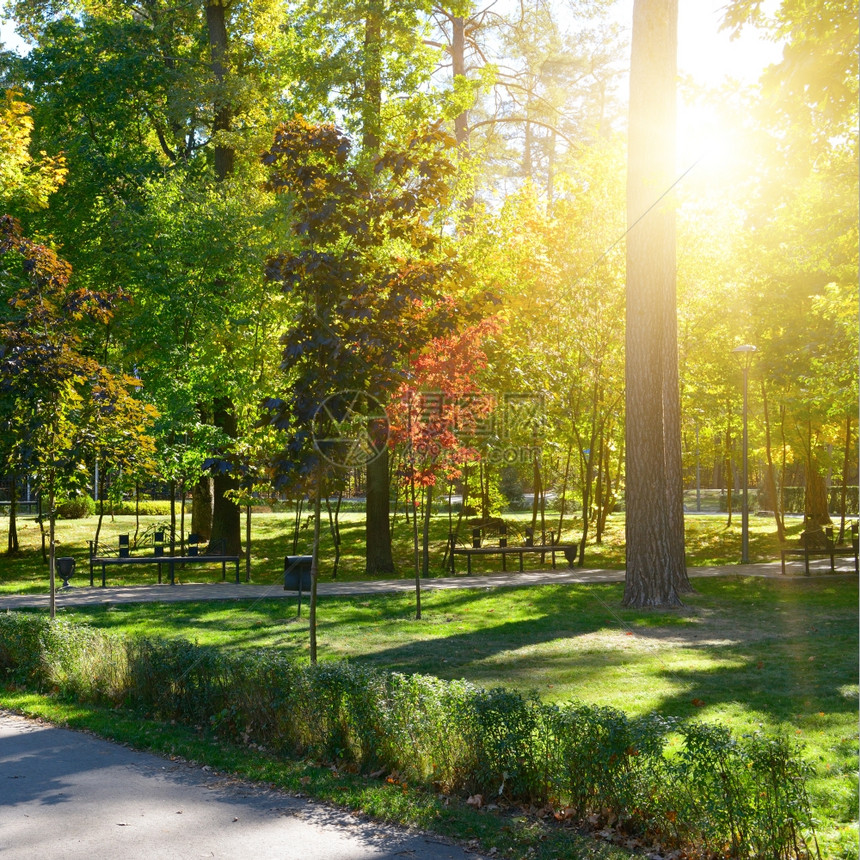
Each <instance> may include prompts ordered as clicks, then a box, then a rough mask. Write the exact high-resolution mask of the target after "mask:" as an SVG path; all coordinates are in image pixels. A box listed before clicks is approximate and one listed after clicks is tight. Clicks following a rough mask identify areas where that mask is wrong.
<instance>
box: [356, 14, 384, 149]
mask: <svg viewBox="0 0 860 860" xmlns="http://www.w3.org/2000/svg"><path fill="white" fill-rule="evenodd" d="M363 78H364V92H363V95H362V101H361V136H362V146H363V148H364V151H365V153H372V154H375V153H376V152H377V151H378V150H379V143H380V136H381V132H382V128H381V126H382V10H381V9H380V8H379V3H378V2H377V0H371V2H370V3H368V11H367V17H366V18H365V19H364V69H363Z"/></svg>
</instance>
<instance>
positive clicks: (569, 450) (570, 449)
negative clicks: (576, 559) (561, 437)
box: [558, 442, 573, 540]
mask: <svg viewBox="0 0 860 860" xmlns="http://www.w3.org/2000/svg"><path fill="white" fill-rule="evenodd" d="M572 454H573V443H572V442H569V443H568V446H567V458H566V460H565V464H564V479H563V480H562V482H561V506H560V507H561V510H560V511H559V514H558V539H559V540H561V533H562V532H563V531H564V512H565V506H566V504H567V482H568V479H569V478H570V458H571V456H572Z"/></svg>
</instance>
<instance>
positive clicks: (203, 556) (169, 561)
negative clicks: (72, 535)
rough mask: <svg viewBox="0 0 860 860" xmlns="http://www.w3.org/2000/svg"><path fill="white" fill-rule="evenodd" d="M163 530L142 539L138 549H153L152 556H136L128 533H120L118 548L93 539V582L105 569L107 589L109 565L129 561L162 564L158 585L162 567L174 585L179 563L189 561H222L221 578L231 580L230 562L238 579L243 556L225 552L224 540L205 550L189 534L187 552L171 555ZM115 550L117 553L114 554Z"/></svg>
mask: <svg viewBox="0 0 860 860" xmlns="http://www.w3.org/2000/svg"><path fill="white" fill-rule="evenodd" d="M164 534H165V532H164V531H163V530H154V531H152V532H151V533H144V536H143V538H142V540H140V541H138V542H137V543H136V544H135V546H134V549H136V550H137V549H148V548H151V549H152V555H132V554H131V549H132V547H131V544H130V542H129V536H128V535H120V536H119V543H118V546H117V549H116V551H114V549H113V547H106V546H104V545H101V544H100V545H96V543H95V541H89V556H90V585H93V579H94V577H93V571H94V569H95V568H96V567H101V569H102V587H103V588H104V586H105V584H106V579H107V568H108V566H116V565H120V566H123V565H129V564H155V565H158V584H159V585H160V584H161V566H162V565H167V570H168V582H169V583H170V584H171V585H175V584H176V566H177V565H182V566H185V565H186V564H220V565H221V579H222V580H226V579H227V564H228V562H229V563H231V564H235V565H236V582H237V583H238V582H240V579H239V556H238V555H227V554H226V553H225V552H224V543H223V541H220V540H219V541H213V542H211V543H210V544H209V547H208V548H207V550H206V551H205V552H202V553H201V552H200V551H199V548H198V541H197V540H194V541H191V540H190V538H191V537H195V536H193V535H190V536H189V547H188V554H187V555H169V554H167V553H165V543H164ZM114 552H115V553H116V554H114Z"/></svg>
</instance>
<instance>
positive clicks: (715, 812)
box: [0, 613, 814, 860]
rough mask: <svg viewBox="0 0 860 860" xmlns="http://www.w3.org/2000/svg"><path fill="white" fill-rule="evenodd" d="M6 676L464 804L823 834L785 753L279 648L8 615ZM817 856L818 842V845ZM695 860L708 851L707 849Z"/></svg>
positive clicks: (2, 667)
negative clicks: (381, 772) (227, 648)
mask: <svg viewBox="0 0 860 860" xmlns="http://www.w3.org/2000/svg"><path fill="white" fill-rule="evenodd" d="M0 673H2V674H5V676H6V678H7V680H8V682H12V683H15V684H19V685H24V686H28V687H37V688H42V689H57V690H59V692H60V693H61V694H65V695H68V696H72V697H75V698H77V699H79V700H83V701H91V702H95V703H99V704H105V705H124V706H126V707H131V708H134V709H136V710H138V711H139V712H142V713H145V714H146V715H148V716H150V717H153V718H157V719H162V720H177V721H181V722H183V723H187V724H189V725H195V726H196V725H204V724H208V725H210V726H211V727H212V728H213V730H214V731H215V732H216V733H217V734H218V735H219V736H221V737H223V738H226V739H229V740H231V741H237V742H242V743H255V744H257V745H260V746H262V747H264V748H265V749H267V750H268V751H270V752H271V753H272V754H275V755H278V754H280V755H287V756H295V755H299V756H312V757H314V758H315V759H318V760H322V761H329V762H335V763H338V764H339V765H344V764H348V765H352V766H355V767H357V768H359V769H362V770H364V771H373V770H378V769H380V768H384V769H386V770H388V771H397V772H398V773H399V774H400V776H401V778H403V779H407V780H408V781H409V782H410V783H413V782H417V783H421V784H424V785H427V786H428V787H434V788H436V789H440V790H444V791H447V792H459V793H462V794H476V793H480V794H483V795H484V796H485V797H486V798H488V799H489V798H491V797H492V798H494V797H499V796H504V797H506V798H508V799H509V800H511V801H516V802H528V803H534V804H546V803H550V804H552V805H553V806H555V807H556V808H559V809H561V808H564V809H566V810H567V812H566V814H567V815H568V816H569V815H573V816H575V817H576V818H577V819H578V820H580V821H581V822H583V823H587V826H590V827H600V826H604V825H607V824H612V826H614V827H615V828H616V829H621V830H622V831H623V832H626V833H629V834H630V835H637V836H640V837H645V838H650V839H653V840H655V841H658V842H660V843H661V844H663V845H664V846H669V847H672V846H674V847H677V848H679V849H682V850H683V849H684V848H685V847H686V848H690V847H691V846H695V850H696V852H697V853H696V856H700V857H712V856H721V857H727V856H728V857H736V858H741V857H743V858H786V860H787V858H802V857H807V856H808V855H809V850H808V848H807V845H808V844H809V843H811V842H812V837H813V826H812V820H811V817H810V812H809V803H808V798H807V794H806V788H805V778H806V776H807V767H806V765H805V764H803V763H802V762H801V760H800V759H799V756H798V750H797V749H796V747H795V746H794V744H793V743H792V742H790V741H789V740H787V739H785V738H782V737H767V736H765V735H762V734H754V735H745V736H744V737H741V738H736V737H733V736H732V735H731V734H730V733H729V732H728V730H726V729H725V728H723V727H720V726H714V725H708V724H703V723H684V722H680V721H675V720H668V719H663V718H660V717H658V716H656V715H652V716H649V717H646V718H643V719H630V718H628V717H627V716H626V715H625V714H623V713H622V712H620V711H617V710H614V709H612V708H606V707H595V706H591V705H586V704H582V703H578V702H568V703H565V704H561V705H555V704H546V703H543V702H541V701H539V700H538V699H537V698H536V697H529V696H523V695H521V694H520V693H517V692H513V691H510V690H506V689H501V688H499V689H492V690H485V689H482V688H480V687H477V686H474V685H472V684H470V683H467V682H466V681H443V680H440V679H438V678H435V677H429V676H423V675H402V674H397V673H384V672H379V671H375V670H371V669H367V668H363V667H360V666H355V665H352V664H349V663H322V664H320V665H317V666H310V665H307V664H304V663H300V662H298V661H296V660H294V659H291V658H288V657H285V656H283V655H282V654H280V653H279V652H277V651H274V650H258V651H253V652H244V653H240V654H226V653H223V652H221V651H219V650H217V649H214V648H209V647H200V646H196V645H192V644H190V643H188V642H186V641H182V640H171V641H161V640H155V639H147V638H120V637H118V636H115V635H111V634H109V633H103V632H100V631H96V630H93V629H91V628H87V627H85V626H82V625H76V624H73V623H71V622H69V621H68V620H65V619H58V620H57V621H55V622H51V621H50V620H48V619H47V618H45V617H44V616H42V615H33V614H24V613H17V614H16V613H7V614H6V615H3V616H0ZM813 844H814V843H813ZM698 852H702V853H698Z"/></svg>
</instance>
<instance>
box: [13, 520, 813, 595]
mask: <svg viewBox="0 0 860 860" xmlns="http://www.w3.org/2000/svg"><path fill="white" fill-rule="evenodd" d="M555 516H557V515H555ZM505 518H506V519H507V520H509V521H511V522H512V523H514V524H515V525H516V526H518V527H519V529H520V530H522V529H523V528H524V527H525V526H526V525H528V524H529V523H530V521H531V514H530V513H526V512H517V513H507V514H505ZM164 521H165V518H164V517H141V519H140V531H141V532H142V531H144V530H145V529H146V528H147V527H148V526H151V525H153V524H154V523H160V522H164ZM96 522H97V518H96V517H87V518H84V519H81V520H61V521H59V522H58V523H57V540H58V554H59V555H70V556H73V557H74V558H75V559H76V560H77V568H76V574H75V577H76V578H75V580H74V581H75V582H76V583H78V584H83V579H84V577H85V576H88V572H87V541H88V540H91V539H92V538H93V537H94V536H95V531H96ZM567 522H568V523H570V521H569V520H567ZM7 527H8V525H7V520H6V519H5V518H2V519H0V546H5V545H6V532H7ZM448 527H449V520H448V517H447V515H441V514H440V515H437V516H435V517H434V518H433V520H432V528H431V553H430V559H431V571H430V572H431V575H443V574H445V573H446V571H444V570H443V569H442V558H443V555H444V551H445V544H446V539H447V535H448ZM556 527H557V519H556V520H554V521H553V522H549V520H548V522H547V530H548V531H549V529H551V528H552V529H555V528H556ZM244 528H245V526H244V522H243V524H242V534H243V535H244V533H245V532H244ZM801 528H802V526H801V522H800V520H794V521H791V522H790V523H789V529H790V532H791V533H793V534H795V533H798V532H799V531H800V530H801ZM134 530H135V520H134V517H133V516H117V517H116V518H115V520H111V518H110V517H108V516H106V517H105V520H104V523H103V525H102V533H101V538H100V540H101V541H102V542H108V543H111V542H112V543H115V542H116V538H117V535H119V534H123V533H125V534H134ZM340 530H341V547H342V556H341V563H340V569H339V571H338V578H339V579H341V580H344V581H348V580H360V579H364V578H365V571H364V514H363V513H351V512H350V513H342V514H341V526H340ZM18 532H19V540H20V542H21V550H22V551H21V553H20V554H19V555H18V556H16V557H15V558H14V559H6V558H5V557H0V594H2V593H4V592H5V593H25V592H40V591H45V590H47V571H46V568H45V565H44V563H43V561H42V557H41V552H40V546H41V536H40V531H39V526H38V524H37V523H36V520H35V518H34V517H31V516H28V517H22V518H20V519H19V525H18ZM581 534H582V531H581V526H580V525H578V524H576V523H575V522H574V523H573V524H572V525H571V528H568V529H565V532H564V539H565V540H566V541H578V540H579V538H580V536H581ZM461 535H462V536H463V537H464V538H465V537H466V536H467V535H468V528H467V526H466V525H465V524H464V525H463V527H462V529H461ZM311 538H312V530H311V528H310V527H309V526H308V525H307V523H305V525H304V527H303V528H302V529H301V531H300V535H299V541H298V546H297V551H298V553H299V554H304V553H309V552H310V549H311ZM592 540H593V538H592ZM686 541H687V563H688V564H689V565H691V566H694V567H696V566H703V565H715V564H731V563H733V562H736V561H738V560H739V559H740V544H741V538H740V517H738V516H735V517H734V518H733V521H732V525H731V526H730V527H728V526H727V525H726V519H725V517H723V516H696V515H688V516H687V521H686ZM393 551H394V559H395V563H396V565H397V573H395V574H392V576H393V577H398V576H412V575H413V574H412V558H413V555H412V527H411V524H410V525H407V523H406V522H405V520H404V518H403V516H402V515H401V516H399V517H397V519H396V520H395V523H394V530H393ZM288 554H293V515H292V514H291V513H278V514H255V515H253V516H252V538H251V579H252V581H254V582H258V583H274V582H277V581H278V580H279V579H280V578H281V577H282V576H283V563H284V556H285V555H288ZM778 557H779V544H778V542H777V540H776V533H775V529H774V525H773V521H772V520H770V519H766V518H765V519H760V518H755V517H754V518H753V519H752V520H751V523H750V558H751V560H753V561H769V560H773V559H776V558H778ZM332 558H333V547H332V541H331V535H330V533H329V530H328V528H324V529H323V534H322V550H321V559H322V569H321V577H322V578H323V579H326V578H330V577H331V572H332V563H331V562H332ZM561 563H562V564H563V563H564V562H563V560H562V562H561ZM459 564H460V566H461V567H462V566H463V564H464V561H463V559H462V558H461V559H459ZM526 565H528V566H531V567H533V568H535V567H540V562H539V560H538V558H537V556H531V557H529V556H526ZM547 565H548V561H547ZM585 566H586V567H589V568H617V569H623V567H624V517H623V515H621V514H618V515H615V516H612V517H610V519H609V523H608V527H607V532H606V534H605V536H604V541H603V543H602V544H600V545H599V546H597V545H595V544H594V543H593V542H591V543H589V545H588V547H587V549H586V554H585ZM500 568H501V565H500V559H499V558H498V557H496V556H490V557H480V556H477V557H475V558H473V560H472V569H473V571H474V572H476V573H480V572H484V571H497V570H500ZM155 574H156V570H155V568H154V567H152V566H139V567H138V566H130V567H114V568H109V569H108V577H109V584H111V585H136V584H141V583H152V582H154V581H155ZM217 576H220V568H218V567H217V566H213V567H212V568H211V569H207V568H205V567H202V566H194V567H188V568H186V569H185V570H184V571H181V572H180V574H179V579H180V581H182V582H211V581H212V580H213V579H214V578H216V577H217ZM242 576H243V578H244V576H245V564H244V561H243V564H242Z"/></svg>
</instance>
